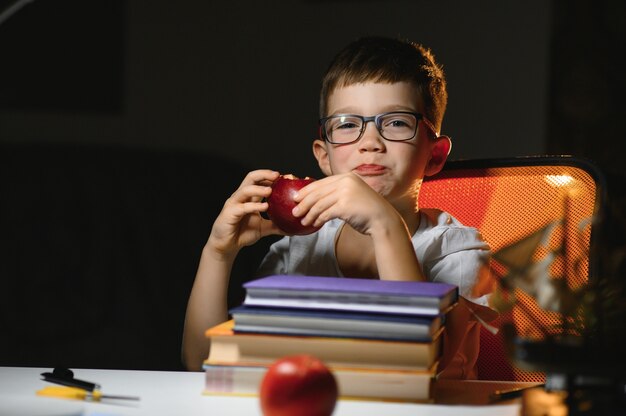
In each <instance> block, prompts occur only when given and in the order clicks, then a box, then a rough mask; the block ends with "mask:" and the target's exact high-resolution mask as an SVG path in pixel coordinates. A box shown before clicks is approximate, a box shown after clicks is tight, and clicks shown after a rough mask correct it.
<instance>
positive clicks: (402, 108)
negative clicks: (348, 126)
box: [328, 105, 419, 116]
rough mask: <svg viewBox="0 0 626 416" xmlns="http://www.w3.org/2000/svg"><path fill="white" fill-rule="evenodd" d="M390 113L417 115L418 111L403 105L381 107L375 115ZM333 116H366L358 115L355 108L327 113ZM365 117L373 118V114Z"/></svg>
mask: <svg viewBox="0 0 626 416" xmlns="http://www.w3.org/2000/svg"><path fill="white" fill-rule="evenodd" d="M391 111H409V112H411V113H419V111H418V110H417V109H415V108H413V107H408V106H405V105H389V106H385V107H382V108H381V109H380V110H379V112H378V113H377V114H382V113H389V112H391ZM333 114H356V115H366V114H359V111H358V110H357V109H356V107H343V108H339V109H337V110H335V111H333V112H329V113H328V115H333ZM367 115H372V116H373V115H374V114H367Z"/></svg>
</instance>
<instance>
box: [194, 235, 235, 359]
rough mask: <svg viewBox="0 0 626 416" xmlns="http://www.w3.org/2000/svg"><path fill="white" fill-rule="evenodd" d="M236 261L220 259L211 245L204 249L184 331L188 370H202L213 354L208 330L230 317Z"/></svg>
mask: <svg viewBox="0 0 626 416" xmlns="http://www.w3.org/2000/svg"><path fill="white" fill-rule="evenodd" d="M234 258H235V257H234V256H233V257H232V259H228V258H222V259H220V258H219V256H217V255H216V253H215V252H214V250H212V249H211V248H210V247H209V244H208V243H207V245H206V246H205V247H204V249H203V250H202V256H201V257H200V264H199V266H198V271H197V273H196V278H195V280H194V283H193V287H192V289H191V294H190V295H189V300H188V302H187V312H186V314H185V327H184V330H183V346H182V360H183V364H185V366H186V367H187V369H188V370H193V371H198V370H201V369H202V363H203V361H204V360H205V359H206V358H207V356H208V354H209V340H208V339H207V338H206V337H205V335H204V333H205V331H206V330H207V329H208V328H210V327H212V326H215V325H217V324H219V323H221V322H224V321H225V320H227V318H228V313H227V308H228V306H227V298H228V282H229V279H230V272H231V270H232V265H233V262H234Z"/></svg>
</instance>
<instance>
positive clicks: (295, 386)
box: [259, 354, 338, 416]
mask: <svg viewBox="0 0 626 416" xmlns="http://www.w3.org/2000/svg"><path fill="white" fill-rule="evenodd" d="M337 395H338V388H337V381H336V380H335V376H333V373H331V372H330V370H329V369H328V367H326V366H325V365H324V363H323V362H321V361H320V360H319V359H317V358H315V357H313V356H311V355H306V354H302V355H292V356H287V357H283V358H281V359H279V360H277V361H276V362H274V364H272V365H271V366H270V367H269V369H268V370H267V373H265V376H264V377H263V381H262V382H261V391H260V394H259V396H260V399H261V409H262V410H263V415H264V416H330V415H331V414H332V413H333V410H334V409H335V403H336V402H337Z"/></svg>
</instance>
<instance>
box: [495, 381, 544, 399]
mask: <svg viewBox="0 0 626 416" xmlns="http://www.w3.org/2000/svg"><path fill="white" fill-rule="evenodd" d="M537 387H545V384H536V385H534V386H526V387H517V388H514V389H509V390H496V391H494V392H493V393H491V395H490V396H489V398H490V399H491V401H492V402H497V401H501V400H512V399H517V398H519V397H522V394H523V393H524V392H525V391H526V390H530V389H534V388H537Z"/></svg>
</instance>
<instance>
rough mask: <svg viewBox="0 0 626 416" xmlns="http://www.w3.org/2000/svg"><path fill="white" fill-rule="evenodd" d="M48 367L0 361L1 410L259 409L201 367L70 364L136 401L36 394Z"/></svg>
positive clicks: (356, 409)
mask: <svg viewBox="0 0 626 416" xmlns="http://www.w3.org/2000/svg"><path fill="white" fill-rule="evenodd" d="M46 371H52V369H51V368H21V367H20V368H18V367H0V416H12V415H16V416H17V415H19V416H44V415H45V416H57V415H58V416H60V415H64V416H69V415H85V416H87V415H89V416H123V415H128V416H132V415H151V416H159V415H164V416H165V415H167V416H172V415H189V416H194V415H202V416H208V415H215V416H222V415H224V416H228V415H246V416H247V415H260V414H261V411H260V407H259V402H258V398H256V397H227V396H206V395H202V389H203V387H204V373H193V372H166V371H131V370H90V369H73V371H74V376H75V377H76V378H78V379H83V380H88V381H92V382H95V383H98V384H100V385H101V387H102V393H103V394H112V395H115V394H119V395H129V396H139V397H140V398H141V400H140V401H139V402H128V403H125V402H121V401H116V402H114V403H112V402H108V403H107V402H83V401H73V400H65V399H57V398H48V397H41V396H36V395H35V392H36V391H37V390H39V389H42V388H43V387H47V386H52V385H53V384H50V383H47V382H44V381H43V380H41V376H40V374H41V373H43V372H46ZM519 412H520V406H519V405H518V404H508V405H490V406H468V405H441V404H414V403H391V402H376V401H358V400H340V401H339V402H338V403H337V407H336V408H335V412H334V415H336V416H342V415H344V416H349V415H385V414H387V415H394V416H396V415H397V416H402V415H411V416H419V415H433V416H444V415H459V414H462V415H464V416H474V415H475V416H479V415H480V416H490V415H494V416H496V415H497V416H508V415H511V416H514V415H515V416H517V415H518V414H519Z"/></svg>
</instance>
